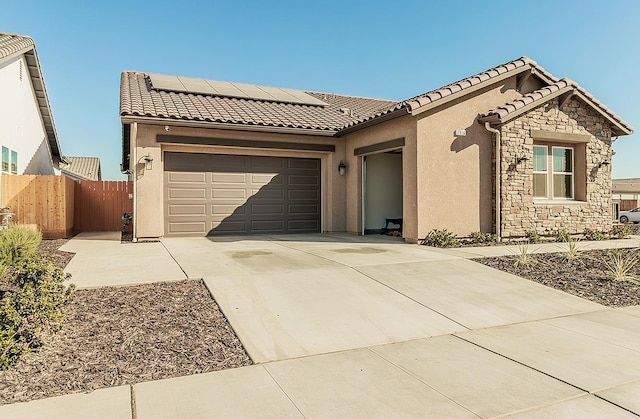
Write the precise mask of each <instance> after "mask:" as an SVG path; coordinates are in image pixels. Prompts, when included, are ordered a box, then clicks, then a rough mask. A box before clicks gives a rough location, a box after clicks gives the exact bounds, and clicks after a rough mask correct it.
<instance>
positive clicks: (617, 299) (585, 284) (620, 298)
mask: <svg viewBox="0 0 640 419" xmlns="http://www.w3.org/2000/svg"><path fill="white" fill-rule="evenodd" d="M617 252H620V253H621V254H623V255H629V254H631V255H635V256H636V257H638V258H640V250H639V249H637V248H636V249H619V250H617ZM609 253H610V251H609V250H589V251H582V252H580V257H579V258H578V259H574V260H567V257H566V256H565V254H563V253H547V254H542V253H540V254H533V258H534V260H535V263H534V264H533V265H532V266H522V265H517V264H516V263H515V262H516V260H517V257H516V256H503V257H494V258H482V259H474V261H476V262H479V263H482V264H484V265H487V266H491V267H492V268H496V269H500V270H501V271H505V272H509V273H511V274H514V275H518V276H520V277H523V278H526V279H530V280H532V281H536V282H539V283H541V284H543V285H547V286H549V287H552V288H555V289H558V290H561V291H564V292H567V293H569V294H573V295H576V296H578V297H581V298H585V299H587V300H591V301H594V302H596V303H600V304H603V305H605V306H610V307H624V306H631V305H639V304H640V284H636V283H633V282H630V281H615V280H613V279H611V277H610V276H609V274H608V268H607V266H606V265H605V260H608V259H609V257H610V256H609ZM631 275H632V276H633V277H635V278H637V279H640V263H637V264H636V266H635V268H634V269H633V271H632V274H631Z"/></svg>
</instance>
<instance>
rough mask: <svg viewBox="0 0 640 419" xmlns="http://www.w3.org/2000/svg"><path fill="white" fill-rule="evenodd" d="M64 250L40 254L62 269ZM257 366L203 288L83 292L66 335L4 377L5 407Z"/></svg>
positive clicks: (0, 380)
mask: <svg viewBox="0 0 640 419" xmlns="http://www.w3.org/2000/svg"><path fill="white" fill-rule="evenodd" d="M59 244H60V243H54V241H48V240H47V241H43V247H41V251H42V252H43V253H46V254H48V255H49V256H50V257H51V256H52V255H53V256H54V257H53V258H54V259H56V260H57V261H58V262H62V260H63V258H64V257H65V255H64V253H65V252H59V253H61V254H58V253H57V252H58V251H57V250H56V249H57V248H56V245H59ZM43 248H44V249H46V250H43ZM52 249H53V250H52ZM71 255H73V254H71ZM66 256H68V254H67V255H66ZM69 259H70V258H69ZM67 261H68V260H67ZM72 281H73V278H72ZM251 364H252V361H251V359H250V358H249V356H248V355H247V353H246V351H245V350H244V348H243V346H242V343H241V342H240V340H239V339H238V338H237V336H236V335H235V333H234V331H233V329H232V328H231V326H230V325H229V323H228V322H227V319H226V318H225V317H224V315H223V314H222V312H221V311H220V309H219V307H218V305H217V304H216V302H215V301H214V300H213V298H212V297H211V295H210V294H209V292H208V290H207V288H206V287H205V285H204V283H203V282H202V281H200V280H185V281H179V282H165V283H155V284H147V285H139V286H129V287H104V288H98V289H90V290H77V291H76V292H75V298H74V301H73V302H72V303H71V304H70V305H69V307H68V308H67V321H66V326H65V328H64V329H63V330H62V331H61V332H60V333H58V334H57V335H55V336H51V338H50V339H49V340H48V341H47V342H46V344H45V345H44V346H43V347H42V348H40V349H38V350H34V351H32V352H30V353H28V354H26V355H25V356H24V357H23V359H22V360H20V362H19V363H18V364H17V365H16V366H15V367H13V368H11V369H10V370H7V371H0V404H5V403H15V402H22V401H28V400H34V399H40V398H44V397H51V396H56V395H62V394H68V393H74V392H87V391H91V390H94V389H98V388H103V387H112V386H118V385H123V384H134V383H139V382H143V381H150V380H159V379H163V378H171V377H178V376H184V375H191V374H199V373H204V372H209V371H217V370H222V369H227V368H235V367H241V366H245V365H251Z"/></svg>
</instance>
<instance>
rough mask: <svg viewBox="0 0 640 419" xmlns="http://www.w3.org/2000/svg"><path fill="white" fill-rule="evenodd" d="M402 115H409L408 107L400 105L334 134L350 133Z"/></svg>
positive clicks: (338, 135) (339, 135)
mask: <svg viewBox="0 0 640 419" xmlns="http://www.w3.org/2000/svg"><path fill="white" fill-rule="evenodd" d="M404 115H409V108H407V107H405V106H403V107H401V108H399V109H396V110H395V111H391V112H389V113H387V114H384V115H380V116H378V117H374V118H371V119H368V120H366V121H363V122H360V123H357V124H355V125H352V126H350V127H347V128H343V129H340V130H338V132H337V134H336V136H337V137H341V136H343V135H346V134H349V133H352V132H355V131H359V130H361V129H365V128H367V127H370V126H373V125H377V124H381V123H383V122H386V121H389V120H391V119H396V118H399V117H401V116H404Z"/></svg>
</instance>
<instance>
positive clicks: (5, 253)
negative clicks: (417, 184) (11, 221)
mask: <svg viewBox="0 0 640 419" xmlns="http://www.w3.org/2000/svg"><path fill="white" fill-rule="evenodd" d="M41 241H42V233H40V232H39V231H37V230H32V229H30V228H27V227H25V226H23V225H19V224H18V225H15V226H13V227H11V228H9V229H7V230H0V263H2V264H4V265H5V266H11V265H17V264H19V263H21V262H23V261H24V260H26V259H28V258H30V257H31V256H33V255H35V254H36V252H37V251H38V246H39V245H40V242H41Z"/></svg>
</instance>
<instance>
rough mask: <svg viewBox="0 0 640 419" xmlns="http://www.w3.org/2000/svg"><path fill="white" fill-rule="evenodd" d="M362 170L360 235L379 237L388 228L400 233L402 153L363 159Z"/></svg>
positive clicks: (369, 156)
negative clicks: (375, 234) (377, 234)
mask: <svg viewBox="0 0 640 419" xmlns="http://www.w3.org/2000/svg"><path fill="white" fill-rule="evenodd" d="M362 166H363V191H364V193H363V197H362V202H363V208H364V210H363V219H364V222H363V227H364V228H363V231H364V233H365V234H366V233H380V232H381V231H382V230H383V229H386V228H389V227H391V228H392V229H397V230H400V231H401V226H402V223H401V220H402V150H394V151H389V152H385V153H378V154H371V155H368V156H364V157H363V165H362ZM391 220H393V221H394V222H393V223H392V225H389V223H388V222H387V221H391Z"/></svg>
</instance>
